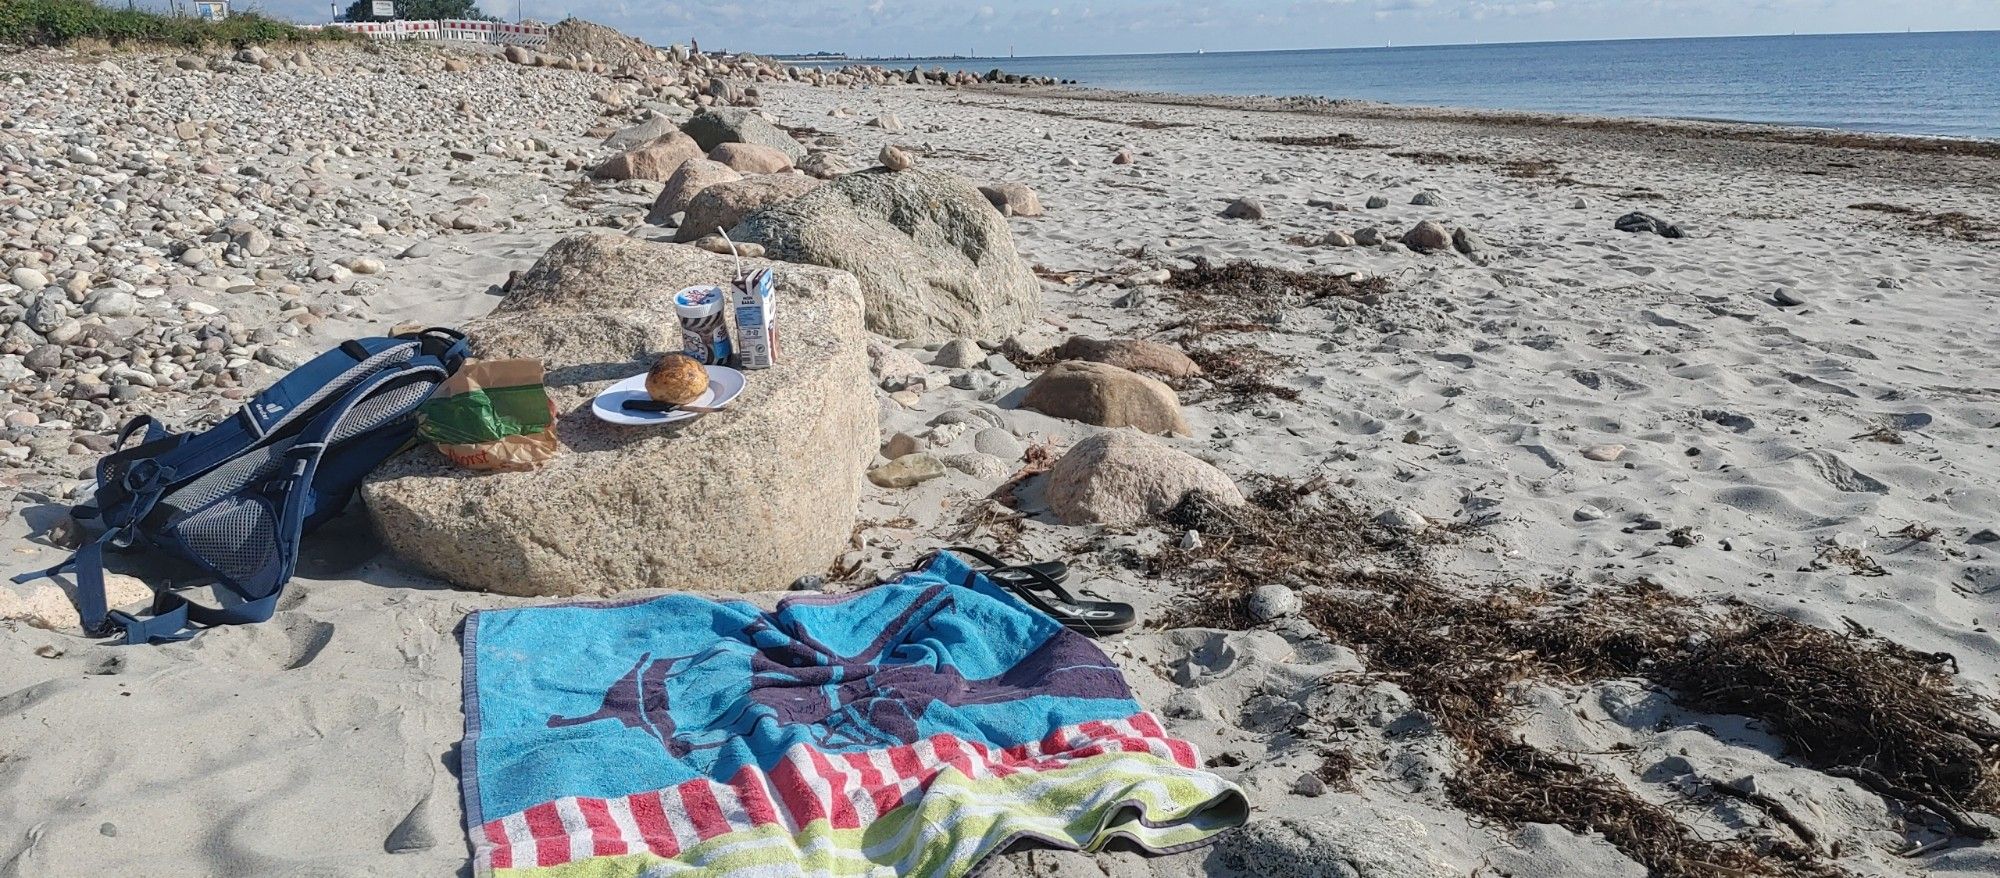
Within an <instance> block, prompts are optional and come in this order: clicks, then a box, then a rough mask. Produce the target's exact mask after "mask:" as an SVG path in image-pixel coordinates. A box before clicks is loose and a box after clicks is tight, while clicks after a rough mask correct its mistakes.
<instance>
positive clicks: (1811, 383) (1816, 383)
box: [1784, 372, 1860, 398]
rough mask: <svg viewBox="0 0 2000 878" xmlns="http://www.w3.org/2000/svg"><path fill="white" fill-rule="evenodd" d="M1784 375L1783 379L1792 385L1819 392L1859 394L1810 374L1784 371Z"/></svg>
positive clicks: (1857, 396) (1841, 394)
mask: <svg viewBox="0 0 2000 878" xmlns="http://www.w3.org/2000/svg"><path fill="white" fill-rule="evenodd" d="M1784 376H1785V380H1786V381H1790V382H1792V385H1793V386H1795V387H1801V388H1804V389H1806V390H1817V391H1819V392H1820V393H1831V394H1834V395H1836V396H1852V397H1856V398H1859V397H1860V394H1858V393H1855V392H1854V391H1852V390H1848V389H1847V388H1845V387H1842V386H1840V385H1838V384H1834V383H1831V382H1827V381H1821V380H1819V379H1818V378H1814V377H1812V376H1811V375H1801V374H1799V373H1797V372H1786V373H1784Z"/></svg>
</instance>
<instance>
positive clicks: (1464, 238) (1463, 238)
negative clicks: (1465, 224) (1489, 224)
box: [1451, 228, 1486, 256]
mask: <svg viewBox="0 0 2000 878" xmlns="http://www.w3.org/2000/svg"><path fill="white" fill-rule="evenodd" d="M1451 248H1452V249H1453V250H1457V251H1458V252H1460V253H1463V254H1465V255H1467V256H1471V255H1472V254H1474V253H1477V252H1479V251H1481V250H1484V249H1486V242H1485V241H1481V240H1479V236H1478V235H1477V234H1474V233H1473V231H1472V230H1471V229H1467V228H1457V229H1453V230H1452V232H1451Z"/></svg>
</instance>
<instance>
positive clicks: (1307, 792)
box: [1292, 771, 1326, 799]
mask: <svg viewBox="0 0 2000 878" xmlns="http://www.w3.org/2000/svg"><path fill="white" fill-rule="evenodd" d="M1292 792H1294V793H1297V794H1298V795H1301V796H1305V797H1306V798H1308V799H1317V798H1319V797H1320V796H1324V795H1326V781H1323V780H1320V778H1319V775H1317V774H1313V773H1312V772H1310V771H1308V772H1306V773H1304V774H1301V775H1299V779H1298V780H1295V781H1292Z"/></svg>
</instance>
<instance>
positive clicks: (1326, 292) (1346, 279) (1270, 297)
mask: <svg viewBox="0 0 2000 878" xmlns="http://www.w3.org/2000/svg"><path fill="white" fill-rule="evenodd" d="M1193 262H1194V267H1193V268H1176V269H1172V270H1171V276H1170V277H1169V278H1168V280H1167V286H1168V287H1169V288H1171V289H1173V290H1174V291H1175V296H1174V304H1175V305H1176V306H1178V307H1179V308H1180V310H1181V312H1182V313H1183V314H1185V315H1186V316H1185V317H1184V318H1183V319H1182V320H1181V321H1180V322H1178V323H1176V324H1174V325H1173V326H1171V327H1169V328H1183V327H1184V328H1187V329H1192V330H1194V331H1195V332H1215V331H1237V332H1257V331H1264V330H1268V329H1270V326H1269V325H1267V324H1264V323H1258V322H1255V320H1254V319H1246V318H1256V317H1259V316H1268V315H1272V314H1282V313H1284V312H1285V311H1287V310H1290V309H1292V308H1298V307H1305V306H1312V305H1323V304H1326V303H1327V302H1330V301H1332V300H1334V299H1356V300H1368V301H1374V300H1379V299H1380V298H1381V297H1382V296H1385V295H1387V294H1388V293H1389V291H1390V286H1389V282H1388V281H1386V280H1383V279H1382V278H1379V277H1370V278H1365V279H1360V280H1357V279H1355V277H1353V276H1351V275H1336V274H1321V273H1317V272H1310V271H1293V270H1291V269H1286V268H1278V267H1276V266H1272V265H1259V264H1257V263H1254V262H1246V261H1243V260H1236V261H1232V262H1230V263H1228V264H1226V265H1220V266H1218V265H1215V264H1213V263H1210V262H1209V261H1208V260H1206V259H1203V258H1201V257H1199V256H1197V257H1195V258H1194V259H1193Z"/></svg>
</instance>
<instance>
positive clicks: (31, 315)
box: [22, 290, 69, 335]
mask: <svg viewBox="0 0 2000 878" xmlns="http://www.w3.org/2000/svg"><path fill="white" fill-rule="evenodd" d="M51 292H52V293H60V292H61V291H60V290H55V291H51ZM68 316H69V315H68V312H67V310H66V309H65V308H64V307H63V301H62V296H60V295H43V296H36V297H35V301H34V302H32V303H30V304H29V305H28V313H27V314H26V315H24V316H23V317H22V319H23V320H26V321H27V323H28V328H29V329H32V330H34V331H36V332H39V333H42V334H44V335H46V334H48V333H49V331H51V330H53V329H55V328H56V327H58V326H61V325H62V324H63V320H64V319H65V318H67V317H68Z"/></svg>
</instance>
